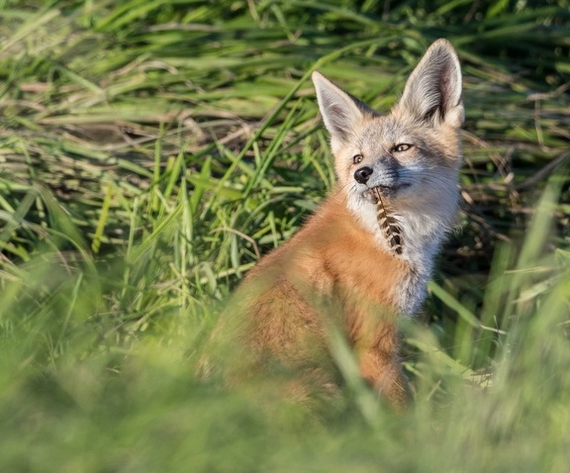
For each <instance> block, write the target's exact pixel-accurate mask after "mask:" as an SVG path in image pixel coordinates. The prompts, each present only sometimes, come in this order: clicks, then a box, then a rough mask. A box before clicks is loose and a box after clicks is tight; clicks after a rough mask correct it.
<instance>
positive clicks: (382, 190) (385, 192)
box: [362, 182, 410, 204]
mask: <svg viewBox="0 0 570 473" xmlns="http://www.w3.org/2000/svg"><path fill="white" fill-rule="evenodd" d="M406 187H410V184H408V183H406V182H403V183H401V184H398V185H392V186H375V187H372V188H370V189H367V190H365V191H364V192H363V193H362V195H363V196H364V198H365V199H366V200H368V201H369V202H371V203H373V204H377V203H378V193H379V194H380V195H381V196H382V197H385V198H387V199H393V198H394V197H395V196H396V194H397V192H398V191H400V190H402V189H405V188H406Z"/></svg>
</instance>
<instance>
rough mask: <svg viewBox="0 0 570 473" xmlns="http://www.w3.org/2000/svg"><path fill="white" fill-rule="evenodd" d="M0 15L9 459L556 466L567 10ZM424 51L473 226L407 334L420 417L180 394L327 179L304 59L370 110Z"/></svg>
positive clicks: (367, 402) (39, 4)
mask: <svg viewBox="0 0 570 473" xmlns="http://www.w3.org/2000/svg"><path fill="white" fill-rule="evenodd" d="M0 7H1V8H0V38H2V40H1V43H0V75H1V79H2V80H1V81H0V108H1V110H2V115H1V117H0V120H1V121H0V139H1V141H0V438H1V439H2V440H1V441H0V468H1V470H2V471H22V472H24V471H26V472H27V471H33V472H36V471H37V472H42V471H46V472H48V471H49V472H51V471H62V472H65V471H73V472H76V471H81V472H113V471H117V472H118V471H120V472H130V471H133V472H144V471H148V472H155V471H173V472H175V471H216V472H222V471H321V470H327V471H362V472H364V471H529V472H531V471H532V472H536V471H565V469H566V467H567V464H568V461H569V460H570V453H568V452H570V374H568V366H570V346H569V339H568V336H569V326H570V310H569V294H570V274H569V269H568V265H569V264H570V252H569V250H570V248H569V247H570V229H569V214H570V198H569V197H570V186H569V178H568V176H569V173H568V171H569V161H570V151H569V149H570V148H569V142H570V132H569V130H570V109H569V105H570V93H569V90H570V34H569V33H570V29H569V27H570V4H569V2H568V1H567V0H551V1H542V2H540V1H530V0H527V1H525V0H518V1H505V0H480V1H465V0H456V1H440V0H435V1H433V2H426V1H421V0H409V1H396V0H392V1H387V0H385V1H377V0H362V1H346V0H327V1H322V2H313V1H304V2H299V1H278V0H275V1H272V0H267V1H255V0H248V1H240V0H235V1H230V0H220V1H202V0H200V1H198V0H195V1H193V0H150V1H146V2H143V1H141V0H127V1H123V2H114V1H110V0H109V1H104V0H103V1H93V0H84V1H71V0H61V1H57V0H54V1H31V0H21V1H10V0H5V1H2V2H0ZM439 37H446V38H448V39H449V40H450V41H451V42H452V43H453V44H454V46H455V47H456V49H457V51H458V54H459V56H460V59H461V62H462V66H463V73H464V99H465V106H466V123H465V127H464V134H463V138H464V140H463V141H464V154H465V165H464V167H463V170H462V176H461V180H462V196H463V205H462V208H463V211H462V225H461V228H460V229H459V230H458V231H457V232H456V234H454V235H453V236H452V237H451V239H450V242H449V244H448V245H447V247H446V250H445V252H444V254H443V255H442V257H441V262H440V265H439V268H440V269H439V271H438V273H437V274H436V277H435V279H434V282H432V283H431V285H430V298H429V300H428V303H427V304H426V308H425V311H424V315H423V316H422V317H421V320H420V321H419V322H418V321H416V322H414V323H413V324H412V325H411V326H409V327H407V326H406V327H403V330H404V332H405V334H406V342H407V343H406V359H405V366H406V369H407V370H408V372H409V375H410V377H411V378H412V380H413V382H414V384H415V386H416V390H417V400H416V403H415V405H414V406H413V408H412V409H410V411H409V412H407V413H405V414H401V415H394V414H393V413H390V412H386V411H384V410H383V408H382V407H381V406H378V405H376V403H375V402H374V401H373V397H372V395H371V393H369V392H368V391H367V390H366V389H365V388H363V387H361V386H360V385H355V384H354V383H350V382H347V388H346V402H345V403H344V404H343V405H342V406H337V405H335V406H330V409H329V411H330V412H329V413H328V414H326V415H323V416H321V417H315V416H314V414H313V413H311V412H310V411H307V410H304V409H303V408H302V407H301V406H295V405H288V404H287V403H279V402H270V401H269V400H268V394H267V391H266V390H264V389H257V388H256V387H251V389H245V388H244V389H241V390H238V389H236V390H233V391H230V392H228V391H220V390H219V389H216V386H215V385H214V384H212V383H210V384H209V383H203V382H197V380H196V379H195V375H194V373H195V365H196V363H197V362H198V359H199V357H200V353H201V350H202V345H203V342H204V340H205V338H206V337H207V335H208V333H209V331H210V329H211V327H212V326H213V324H214V323H215V321H216V317H217V313H218V308H219V306H220V304H222V303H223V301H224V299H225V297H226V296H227V295H228V293H229V292H230V290H231V288H232V287H234V286H235V284H237V283H238V282H239V280H240V279H241V278H242V277H243V275H244V274H245V272H246V271H247V269H248V268H250V267H251V266H252V265H253V264H254V263H255V262H256V261H257V259H258V258H259V256H260V255H261V254H264V253H266V252H267V251H268V250H270V249H271V248H273V247H275V246H277V245H279V244H280V243H281V242H283V241H284V240H286V239H287V238H288V237H289V236H290V235H291V234H293V233H294V232H295V230H296V229H297V228H298V227H299V226H300V225H301V224H302V222H303V220H304V218H305V217H306V216H307V215H308V214H309V213H310V212H311V211H313V210H314V209H315V208H316V206H317V205H318V203H319V202H320V200H321V199H322V197H323V196H324V195H325V194H326V193H327V191H328V190H329V189H330V188H331V186H332V184H333V182H334V173H333V167H332V161H331V158H330V153H329V151H328V147H327V136H326V133H325V132H324V130H323V128H322V126H321V124H320V120H319V117H318V114H317V106H316V102H315V97H314V91H313V88H312V85H311V83H310V81H308V80H307V78H308V76H309V75H310V72H311V71H312V70H313V69H318V70H320V71H321V72H323V73H324V74H326V75H327V76H329V77H330V78H332V79H333V80H335V81H337V82H338V83H340V84H341V85H343V86H345V87H346V88H347V89H348V90H350V91H351V92H352V93H353V94H354V95H356V96H358V97H360V98H362V99H364V100H365V101H367V102H368V103H370V104H372V105H373V106H374V107H376V108H377V109H379V110H388V108H389V107H390V106H391V105H392V104H393V103H394V101H395V100H396V99H397V97H398V94H399V93H400V92H401V90H402V87H403V85H404V81H405V79H406V76H407V75H408V74H409V72H410V71H411V69H412V68H413V67H414V65H415V64H416V62H417V61H418V59H419V58H420V57H421V55H422V54H423V52H424V51H425V49H426V48H427V46H428V45H429V44H430V43H431V42H432V41H433V40H435V39H437V38H439ZM343 348H344V347H342V346H339V347H338V356H343V357H348V358H350V354H349V353H347V352H346V350H344V349H343ZM348 361H350V360H348ZM347 376H348V375H347ZM347 381H350V380H347ZM324 407H325V409H320V410H321V411H325V412H326V410H327V409H326V406H324Z"/></svg>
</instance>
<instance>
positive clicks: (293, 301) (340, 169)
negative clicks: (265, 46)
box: [222, 39, 464, 408]
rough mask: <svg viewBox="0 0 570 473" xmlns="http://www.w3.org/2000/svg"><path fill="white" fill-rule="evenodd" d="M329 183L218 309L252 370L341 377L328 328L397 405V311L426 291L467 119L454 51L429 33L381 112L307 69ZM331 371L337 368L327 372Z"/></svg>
mask: <svg viewBox="0 0 570 473" xmlns="http://www.w3.org/2000/svg"><path fill="white" fill-rule="evenodd" d="M312 81H313V84H314V87H315V89H316V96H317V102H318V107H319V110H320V113H321V116H322V120H323V122H324V125H325V128H326V130H327V131H328V133H329V135H330V149H331V151H332V154H333V156H334V167H335V173H336V178H337V182H336V185H335V187H334V189H333V191H332V192H331V193H330V195H329V196H328V197H326V198H325V200H324V201H323V202H322V203H321V205H320V206H319V207H318V208H317V210H316V211H315V212H314V213H313V215H312V216H310V217H309V218H308V219H307V221H306V222H305V223H304V224H303V225H302V226H301V228H300V229H299V230H298V231H297V233H296V234H295V235H294V236H293V237H292V238H291V239H290V240H288V241H287V242H285V243H284V244H283V245H281V246H280V247H278V248H276V249H274V250H272V251H271V252H269V253H268V254H267V255H265V256H263V257H262V258H261V259H260V260H259V261H258V263H257V264H256V265H255V266H254V267H253V268H252V269H251V270H250V271H249V272H248V273H247V275H246V276H245V278H244V280H243V281H242V283H241V284H240V285H238V287H237V289H236V290H235V291H234V294H233V298H232V299H231V303H230V304H229V306H228V308H227V309H226V310H225V311H224V313H223V314H222V315H223V317H227V318H230V319H233V320H234V321H236V320H237V321H238V322H236V323H235V327H237V329H236V330H237V339H238V342H239V345H240V346H241V347H242V348H243V350H242V351H241V352H240V353H239V354H234V355H233V358H234V359H235V360H237V359H239V360H241V361H244V360H247V363H246V362H245V361H244V363H246V364H247V366H248V367H249V368H248V369H249V370H250V371H251V372H258V370H262V369H269V368H268V367H269V366H272V367H274V368H275V369H278V370H289V371H290V372H291V373H294V375H293V381H292V384H291V385H292V386H294V388H292V389H293V391H295V390H296V391H297V394H298V395H299V398H302V397H303V396H304V395H305V394H306V393H305V394H299V393H301V392H303V386H304V385H305V386H308V385H312V386H315V385H319V386H321V387H322V389H323V390H331V389H332V390H334V389H337V388H338V386H339V383H340V381H339V380H338V373H336V375H335V374H330V373H333V372H334V371H335V369H334V366H335V361H334V356H333V354H332V353H331V342H330V336H329V335H330V330H329V329H330V327H331V325H334V326H335V327H336V328H338V329H339V330H340V331H341V333H342V335H343V337H344V338H345V340H346V341H347V343H348V344H349V346H350V348H351V349H352V350H353V353H354V356H355V360H356V363H357V366H358V370H359V375H360V377H361V378H362V379H363V380H364V382H366V383H367V384H368V385H369V386H370V387H371V388H372V389H373V390H374V391H375V392H377V393H378V395H379V397H381V398H383V399H384V400H386V401H387V402H388V403H389V404H391V405H393V406H396V407H398V408H399V407H405V406H407V405H408V404H409V403H410V402H411V400H412V399H411V398H412V395H411V389H410V387H409V383H408V380H407V378H406V376H405V374H404V370H403V367H402V362H401V355H400V345H401V341H400V334H399V321H400V318H402V317H403V318H412V317H414V316H415V315H416V314H417V313H418V312H419V310H420V308H421V306H422V303H423V302H424V300H425V299H426V297H427V289H426V285H427V282H428V280H429V279H430V277H431V275H432V272H433V268H434V259H435V257H436V256H437V254H438V252H439V251H440V249H441V247H442V244H443V242H444V241H445V239H446V237H447V235H448V234H449V233H450V231H451V230H452V229H453V228H454V226H455V223H456V219H457V213H458V206H459V195H460V193H459V168H460V166H461V161H462V157H461V142H460V128H461V125H462V123H463V120H464V108H463V98H462V76H461V69H460V64H459V59H458V57H457V54H456V52H455V50H454V48H453V46H452V45H451V43H450V42H448V41H447V40H445V39H439V40H437V41H435V42H434V43H433V44H432V45H431V46H430V47H429V48H428V49H427V51H426V52H425V54H424V56H423V57H422V59H421V60H420V61H419V63H418V64H417V66H416V67H415V68H414V70H413V71H412V73H411V74H410V76H409V78H408V80H407V82H406V85H405V87H404V90H403V93H402V96H401V98H400V100H399V101H398V102H397V103H396V104H395V105H394V107H393V108H392V109H391V110H390V111H389V113H387V114H382V113H380V112H377V111H375V110H374V109H372V108H371V107H370V106H368V105H366V104H365V103H364V102H362V101H360V100H358V99H357V98H355V97H353V96H352V95H350V94H349V93H347V92H345V91H344V90H343V89H341V88H340V87H339V86H337V85H336V84H335V83H333V82H332V81H331V80H329V79H327V78H326V77H325V76H324V75H322V74H321V73H319V72H317V71H314V72H313V73H312ZM335 376H336V377H335Z"/></svg>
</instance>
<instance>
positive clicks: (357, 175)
mask: <svg viewBox="0 0 570 473" xmlns="http://www.w3.org/2000/svg"><path fill="white" fill-rule="evenodd" d="M373 172H374V171H373V170H372V168H369V167H368V166H364V167H361V168H358V169H357V170H356V171H355V172H354V179H356V182H358V183H359V184H366V182H367V181H368V178H369V177H370V175H371V174H372V173H373Z"/></svg>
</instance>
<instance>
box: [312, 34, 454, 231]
mask: <svg viewBox="0 0 570 473" xmlns="http://www.w3.org/2000/svg"><path fill="white" fill-rule="evenodd" d="M312 78H313V82H314V84H315V88H316V91H317V99H318V103H319V108H320V110H321V114H322V116H323V120H324V123H325V126H326V128H327V130H328V131H329V133H330V136H331V148H332V151H333V153H334V155H335V168H336V172H337V177H338V181H339V184H340V188H341V192H344V193H345V195H346V199H347V204H348V206H349V207H350V208H351V209H353V210H355V211H356V213H357V214H358V213H364V214H366V213H369V212H370V210H369V208H370V207H372V208H373V207H374V204H375V203H376V202H377V199H376V198H375V197H374V196H375V195H378V194H377V193H376V192H377V191H379V192H380V195H382V196H384V197H385V198H386V200H387V201H388V202H389V203H390V205H391V207H393V208H394V209H395V212H396V213H397V214H399V215H401V218H402V219H404V218H406V215H407V214H410V213H412V214H418V215H419V214H422V215H424V214H426V217H427V216H429V215H427V214H432V213H435V215H431V216H430V217H431V218H432V219H433V218H434V217H436V218H443V219H444V220H446V219H447V220H449V221H443V222H440V223H441V224H443V225H444V226H445V225H449V224H450V221H451V220H452V218H453V215H454V214H455V212H456V208H457V201H458V168H459V165H460V162H461V157H460V155H461V150H460V141H459V127H460V126H461V123H462V122H463V103H462V98H461V70H460V66H459V61H458V59H457V55H456V54H455V51H454V50H453V47H452V46H451V44H450V43H449V42H448V41H446V40H443V39H440V40H438V41H436V42H435V43H433V44H432V45H431V47H430V48H429V49H428V50H427V52H426V53H425V55H424V57H423V58H422V59H421V61H420V63H419V64H418V65H417V67H416V68H415V69H414V71H413V72H412V74H411V75H410V77H409V79H408V81H407V83H406V86H405V89H404V92H403V95H402V98H401V99H400V101H399V102H398V103H397V104H396V105H395V106H394V107H393V109H392V110H391V111H390V113H388V114H387V115H382V114H380V113H378V112H376V111H374V110H373V109H372V108H370V107H368V106H367V105H365V104H364V103H362V102H360V101H359V100H357V99H355V98H354V97H352V96H351V95H349V94H347V93H346V92H344V91H343V90H341V89H340V88H339V87H337V86H336V85H334V84H333V83H332V82H330V81H329V80H328V79H326V78H325V77H324V76H323V75H322V74H320V73H318V72H314V73H313V76H312ZM367 209H368V210H367ZM403 223H404V224H405V222H403ZM411 223H412V224H414V225H422V223H421V219H420V220H418V221H417V222H416V223H414V222H411ZM428 233H429V232H428Z"/></svg>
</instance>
